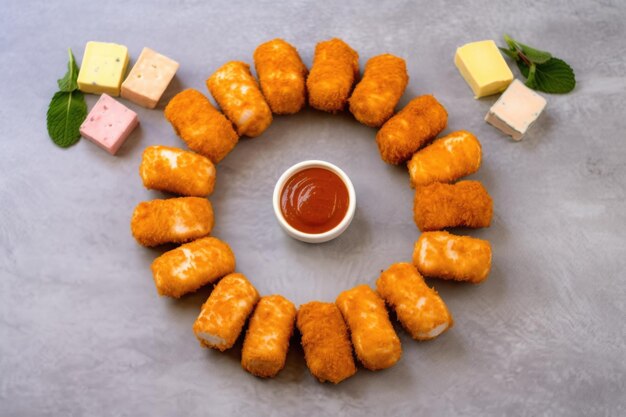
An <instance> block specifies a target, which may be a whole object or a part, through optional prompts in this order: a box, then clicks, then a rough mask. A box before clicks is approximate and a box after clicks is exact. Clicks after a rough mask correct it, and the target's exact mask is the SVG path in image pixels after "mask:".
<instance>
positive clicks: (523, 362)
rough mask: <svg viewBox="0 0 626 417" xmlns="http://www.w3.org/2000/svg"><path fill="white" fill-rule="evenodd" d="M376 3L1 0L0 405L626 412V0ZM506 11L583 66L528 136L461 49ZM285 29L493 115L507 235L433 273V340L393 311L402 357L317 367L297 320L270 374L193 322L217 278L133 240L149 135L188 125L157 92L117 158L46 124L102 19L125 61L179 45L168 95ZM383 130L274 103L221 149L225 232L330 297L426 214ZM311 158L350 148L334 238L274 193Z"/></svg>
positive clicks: (475, 117) (249, 257)
mask: <svg viewBox="0 0 626 417" xmlns="http://www.w3.org/2000/svg"><path fill="white" fill-rule="evenodd" d="M55 3H58V4H55ZM368 3H369V4H368V5H367V6H365V2H357V1H342V2H332V3H330V2H323V1H302V0H299V1H291V2H289V3H286V4H285V5H283V6H279V5H278V4H277V2H275V1H255V2H249V3H243V2H238V1H230V2H205V1H199V0H190V1H169V0H160V1H155V2H148V1H124V2H122V1H117V0H115V1H108V2H84V1H78V0H76V1H69V0H68V1H63V2H49V1H38V2H27V1H4V2H2V7H1V8H0V27H2V30H1V31H0V58H1V60H2V65H0V79H2V93H1V94H0V120H2V128H1V129H0V132H1V133H0V137H1V140H0V415H2V416H11V417H18V416H35V415H37V416H44V415H51V416H59V415H63V416H82V415H91V416H93V415H98V416H133V417H137V416H166V415H170V416H171V415H186V416H196V415H197V416H199V415H238V416H246V415H276V416H278V415H290V416H313V415H332V416H337V415H355V416H356V415H358V416H364V415H383V414H384V415H393V416H404V415H407V416H408V415H411V416H415V415H482V416H502V415H520V416H524V415H527V416H537V415H581V416H582V415H584V416H592V415H593V416H595V415H607V416H609V415H610V416H623V415H625V414H626V396H625V391H626V387H625V385H626V375H625V373H626V362H625V357H626V355H625V353H626V350H625V334H626V326H625V323H626V322H625V320H624V319H625V310H626V303H625V300H626V285H625V284H626V282H625V275H626V274H625V272H626V271H625V269H626V268H625V266H626V260H625V256H626V137H625V133H624V132H626V117H624V116H625V114H624V109H625V108H626V77H625V74H626V59H625V58H624V57H625V56H626V42H624V39H625V38H626V23H625V22H626V3H625V2H623V1H614V2H610V1H585V0H579V1H564V0H563V1H546V2H542V3H541V4H540V3H538V2H534V1H516V2H510V4H507V5H505V4H503V3H504V2H493V1H479V0H474V1H469V2H463V4H464V5H461V4H459V3H461V2H457V1H452V0H451V1H440V2H433V1H405V2H383V1H377V2H373V1H372V2H368ZM505 32H508V33H510V34H511V35H513V36H514V37H517V38H519V39H520V40H522V41H524V42H527V43H529V44H532V45H536V46H538V47H542V48H545V49H547V50H549V51H553V52H555V53H556V54H557V55H558V56H560V57H562V58H565V59H566V60H567V61H568V62H569V63H571V65H572V66H573V67H574V69H575V70H576V73H577V78H578V87H577V88H576V90H575V91H574V92H573V93H572V94H569V95H566V96H548V100H549V104H548V108H547V111H546V112H545V114H544V115H543V116H542V117H541V119H540V121H539V122H538V124H537V125H536V126H535V127H534V128H533V129H532V132H531V133H530V134H529V135H528V137H527V138H526V140H525V141H524V142H521V143H514V142H512V141H511V140H509V139H507V138H506V137H504V136H503V135H501V134H499V133H498V132H497V131H496V130H494V129H493V128H491V127H490V126H488V125H486V124H485V123H484V122H483V120H482V118H483V116H484V114H485V113H486V111H487V109H488V108H489V106H490V105H491V104H492V103H493V101H494V100H495V98H486V99H483V100H478V101H476V100H474V99H473V98H472V95H471V93H470V90H469V88H468V87H467V85H466V84H465V82H464V81H463V80H462V79H461V77H460V76H459V74H458V73H457V70H456V68H455V67H454V65H453V63H452V58H453V55H454V51H455V48H456V47H457V46H459V45H461V44H463V43H465V42H470V41H475V40H480V39H486V38H492V39H496V40H497V41H498V42H499V43H502V41H501V37H502V34H503V33H505ZM278 36H279V37H283V38H285V39H286V40H288V41H290V42H292V43H294V44H295V45H296V46H297V47H298V48H299V50H300V52H301V54H302V57H303V59H304V60H305V62H306V64H307V65H310V63H311V58H312V53H313V49H314V45H315V43H316V42H318V41H319V40H323V39H327V38H330V37H333V36H339V37H341V38H344V39H345V40H346V41H347V42H348V43H350V44H351V45H352V46H353V47H354V48H355V49H357V50H358V52H359V53H360V55H361V66H363V65H364V63H365V61H366V60H367V59H368V58H370V57H372V56H374V55H376V54H379V53H383V52H390V53H394V54H397V55H400V56H402V57H404V58H405V59H406V60H407V63H408V68H409V73H410V76H411V81H410V87H409V88H408V90H407V92H406V94H405V96H404V98H403V100H402V104H404V103H406V102H407V101H408V100H409V99H410V98H411V97H413V96H415V95H418V94H423V93H434V94H436V96H437V97H438V98H439V99H440V100H441V101H442V102H443V104H444V105H445V106H446V107H447V108H448V111H449V113H450V121H449V127H448V129H447V131H453V130H456V129H468V130H471V131H473V132H474V133H475V134H476V135H477V136H478V137H479V138H480V140H481V141H482V144H483V148H484V164H483V167H482V169H481V170H480V171H479V172H478V173H477V174H475V175H473V178H474V179H478V180H481V181H483V182H484V183H485V185H486V187H487V188H488V190H489V191H490V193H491V194H492V196H493V198H494V201H495V210H496V212H495V217H494V222H493V225H492V227H491V228H489V229H486V230H479V231H470V232H468V233H469V234H471V235H473V236H479V237H481V238H485V239H489V240H490V241H491V242H492V244H493V247H494V252H495V253H494V255H495V257H494V266H493V271H492V274H491V276H490V278H489V280H488V281H487V282H485V283H484V284H483V285H480V286H467V285H456V284H448V283H442V282H432V284H433V285H434V286H435V287H436V288H437V290H438V291H440V293H441V295H442V296H443V298H444V300H445V301H446V302H447V303H448V305H449V307H450V309H451V311H452V312H453V314H454V316H455V319H456V326H455V328H454V329H453V330H452V331H450V332H448V333H446V334H445V335H444V336H442V337H441V338H439V339H437V340H435V341H432V342H428V343H417V342H414V341H412V340H410V339H409V338H408V337H407V335H406V334H405V333H403V332H400V334H401V339H402V343H403V348H404V355H403V358H402V360H401V361H400V362H399V363H398V364H397V365H396V366H395V367H394V368H392V369H389V370H386V371H383V372H377V373H372V372H368V371H365V370H362V369H361V370H360V371H359V372H358V373H357V375H356V376H355V377H353V378H351V379H350V380H347V381H345V382H344V383H342V384H340V385H339V386H330V385H322V384H319V383H317V382H316V381H315V380H314V379H313V378H312V377H311V375H310V374H309V372H308V370H307V369H306V367H305V364H304V361H303V358H302V351H301V349H300V348H299V346H298V344H297V341H296V340H294V343H293V344H292V348H291V350H290V354H289V358H288V363H287V367H286V369H285V370H284V371H283V372H282V373H281V374H280V376H279V377H278V378H276V379H274V380H270V381H263V380H259V379H256V378H254V377H252V376H250V375H248V374H247V373H245V372H244V371H242V370H241V368H240V365H239V355H240V344H239V345H238V346H237V347H236V348H234V349H232V350H231V351H230V352H228V353H226V354H219V353H216V352H212V351H207V350H203V349H200V347H199V346H198V344H197V343H196V341H195V340H194V337H193V334H192V332H191V325H192V323H193V321H194V319H195V316H196V315H197V313H198V311H199V307H200V305H201V303H202V301H203V300H204V299H205V298H206V297H207V296H208V294H209V290H208V289H205V290H202V291H200V292H199V293H197V294H195V295H192V296H189V297H187V298H185V299H183V300H180V301H172V300H169V299H163V298H159V297H157V295H156V293H155V290H154V286H153V283H152V278H151V274H150V271H149V265H150V262H151V261H152V260H153V258H154V257H155V256H157V255H158V253H159V251H157V250H150V249H145V248H142V247H140V246H138V245H137V244H136V243H135V242H134V241H133V239H132V238H131V236H130V232H129V226H128V225H129V219H130V215H131V212H132V210H133V207H134V206H135V205H136V204H137V203H138V202H139V201H141V200H145V199H150V198H154V197H159V196H160V194H158V193H155V192H150V191H147V190H145V189H143V187H142V185H141V182H140V179H139V176H138V173H137V168H138V165H139V161H140V156H141V152H142V150H143V148H144V147H146V146H147V145H151V144H166V145H174V146H182V142H180V140H179V139H178V138H177V137H176V136H175V135H174V134H173V132H172V129H171V127H170V126H169V125H168V123H167V122H166V121H165V120H164V118H163V117H162V112H161V111H159V110H154V111H150V110H146V109H142V108H138V107H137V106H135V105H133V104H130V107H132V108H133V109H135V110H136V111H137V112H138V113H139V117H140V120H141V127H140V128H139V129H137V130H136V131H135V133H133V135H132V136H131V137H130V139H129V140H128V142H127V143H126V144H125V145H124V146H123V148H122V149H121V151H120V153H119V155H118V156H117V157H112V156H110V155H108V154H106V153H105V152H103V151H101V150H100V149H98V148H97V147H95V146H94V145H92V144H91V143H89V142H87V141H86V140H83V141H81V142H80V143H78V144H77V145H76V146H74V147H72V148H71V149H69V150H61V149H58V148H56V147H55V146H54V145H53V144H52V143H51V142H50V140H49V139H48V137H47V134H46V131H45V117H44V116H45V112H46V108H47V105H48V101H49V99H50V97H51V96H52V94H53V92H54V91H55V87H56V84H55V82H56V79H57V78H58V77H60V76H61V75H62V74H63V72H64V70H65V65H66V53H65V50H66V49H65V48H67V47H68V46H69V47H72V48H73V50H74V52H75V54H76V56H77V58H78V59H79V60H80V58H81V57H82V52H83V48H84V44H85V43H86V42H87V41H89V40H101V41H113V42H119V43H122V44H125V45H127V46H128V47H129V50H130V53H131V56H132V59H133V62H134V59H135V58H136V57H137V56H138V54H139V52H140V50H141V48H142V47H143V46H150V47H152V48H154V49H156V50H158V51H160V52H162V53H164V54H166V55H168V56H171V57H173V58H175V59H177V60H178V61H179V62H180V63H181V69H180V71H179V73H178V75H177V78H176V79H175V81H174V83H173V84H172V85H171V87H170V89H169V90H168V92H167V96H168V97H171V96H172V95H173V94H175V93H176V92H177V91H180V90H181V89H182V88H185V87H195V88H198V89H200V90H202V91H204V92H206V90H205V87H204V79H205V78H206V77H207V76H208V75H209V74H211V72H212V71H214V70H215V69H216V68H217V67H218V66H220V65H221V64H223V63H224V62H226V61H228V60H245V61H248V62H250V61H251V56H252V52H253V50H254V48H255V47H256V46H257V45H258V44H259V43H261V42H263V41H266V40H268V39H271V38H273V37H278ZM515 73H517V70H515ZM95 98H96V97H94V96H89V97H88V103H89V105H90V106H91V105H93V103H94V102H95ZM165 101H166V100H163V102H165ZM127 104H128V103H127ZM161 109H162V105H161ZM374 136H375V131H374V130H373V129H369V128H367V127H364V126H360V125H359V124H358V123H356V122H355V121H354V120H353V119H352V118H351V117H350V116H349V115H338V116H331V115H327V114H322V113H320V112H315V111H311V110H306V111H303V112H302V113H300V114H298V115H295V116H290V117H277V118H276V120H275V122H274V124H273V125H272V126H271V128H270V129H269V130H268V131H267V132H266V133H265V134H264V135H263V136H262V137H260V138H258V139H254V140H248V139H244V140H242V141H241V143H240V145H239V146H238V147H237V149H236V151H235V152H234V153H232V154H231V155H230V156H229V157H228V158H227V159H226V160H224V162H223V163H221V164H220V165H219V170H218V185H217V190H216V192H215V194H214V195H213V196H212V197H211V201H212V202H213V204H214V205H215V209H216V218H217V226H216V228H215V235H216V236H218V237H221V238H223V239H225V240H226V241H228V242H230V243H231V244H232V246H233V248H234V249H235V252H236V254H237V261H238V270H239V271H241V272H244V273H245V274H247V275H248V276H249V278H250V279H251V280H252V281H253V283H254V284H255V285H256V286H257V287H258V288H259V290H260V291H261V292H262V293H265V294H267V293H273V292H279V293H282V294H284V295H285V296H287V297H289V298H291V299H292V300H293V301H294V302H296V303H297V304H300V303H303V302H306V301H309V300H311V299H321V300H328V301H330V300H333V299H334V298H335V296H336V295H337V294H338V293H339V292H340V291H341V290H344V289H347V288H349V287H351V286H353V285H355V284H357V283H362V282H366V283H370V284H372V283H373V282H374V281H375V279H376V277H377V275H378V273H379V272H380V270H381V269H384V268H386V267H388V266H389V265H390V264H391V263H393V262H397V261H407V260H409V259H410V256H411V252H412V246H413V242H414V241H415V240H416V239H417V237H418V236H419V232H418V231H417V229H416V228H415V226H414V224H413V222H412V219H411V206H412V204H411V203H412V192H411V189H410V188H409V187H408V176H407V174H406V172H405V170H404V169H402V168H395V167H391V166H387V165H385V164H383V163H382V162H381V161H380V160H379V157H378V153H377V149H376V145H375V142H374ZM308 158H321V159H326V160H329V161H331V162H333V163H336V164H338V165H339V166H341V167H342V168H344V170H345V171H346V172H347V173H348V174H349V175H350V176H351V178H352V180H353V182H354V185H355V187H356V192H357V196H358V209H357V214H356V218H355V220H354V223H353V224H352V226H351V227H350V229H349V230H348V231H347V232H346V233H345V234H344V235H343V236H342V237H341V238H340V239H338V240H336V241H334V242H332V243H329V244H325V245H319V246H309V245H306V244H302V243H299V242H296V241H294V240H292V239H290V238H288V237H287V236H286V235H285V234H284V233H283V232H282V231H281V230H280V229H279V227H278V225H277V223H276V221H275V219H274V218H273V213H272V208H271V193H272V188H273V186H274V183H275V181H276V179H277V178H278V176H279V175H280V173H282V171H283V170H284V169H285V168H287V167H288V166H290V165H291V164H293V163H295V162H297V161H300V160H303V159H308ZM399 331H400V330H399Z"/></svg>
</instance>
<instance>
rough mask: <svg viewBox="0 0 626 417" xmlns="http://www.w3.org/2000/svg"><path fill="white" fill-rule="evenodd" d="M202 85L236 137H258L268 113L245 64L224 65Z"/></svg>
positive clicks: (257, 86) (264, 127) (265, 123)
mask: <svg viewBox="0 0 626 417" xmlns="http://www.w3.org/2000/svg"><path fill="white" fill-rule="evenodd" d="M206 85H207V88H208V89H209V91H210V92H211V95H212V96H213V98H214V99H215V101H217V104H219V106H220V108H221V109H222V111H223V112H224V114H225V115H226V117H228V119H229V120H230V121H231V122H233V124H234V125H235V126H236V127H237V133H238V134H239V135H245V136H248V137H251V138H253V137H256V136H259V135H260V134H261V133H263V132H264V131H265V129H267V128H268V127H269V125H270V124H271V123H272V111H271V110H270V108H269V106H268V105H267V102H266V101H265V97H263V93H261V90H260V89H259V85H258V84H257V82H256V80H255V79H254V77H253V76H252V74H251V73H250V65H248V64H246V63H245V62H239V61H231V62H227V63H226V64H224V65H222V66H221V67H220V68H219V69H218V70H217V71H215V72H214V73H213V75H211V76H210V77H209V78H208V79H207V80H206Z"/></svg>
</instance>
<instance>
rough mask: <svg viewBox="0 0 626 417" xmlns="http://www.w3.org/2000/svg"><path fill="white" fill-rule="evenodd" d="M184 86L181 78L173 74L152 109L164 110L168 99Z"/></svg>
mask: <svg viewBox="0 0 626 417" xmlns="http://www.w3.org/2000/svg"><path fill="white" fill-rule="evenodd" d="M185 88H186V86H185V85H184V84H183V82H182V81H181V79H180V78H178V75H174V78H172V81H170V84H169V85H168V86H167V88H166V89H165V92H164V93H163V95H162V96H161V99H160V100H159V102H158V103H157V106H156V107H155V108H154V109H155V110H160V111H163V110H165V106H167V103H169V102H170V100H171V99H172V98H173V97H174V96H175V95H176V94H178V93H180V92H181V91H183V90H184V89H185ZM203 94H204V93H203Z"/></svg>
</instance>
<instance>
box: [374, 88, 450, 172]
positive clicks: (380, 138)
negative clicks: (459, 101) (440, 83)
mask: <svg viewBox="0 0 626 417" xmlns="http://www.w3.org/2000/svg"><path fill="white" fill-rule="evenodd" d="M447 123H448V113H447V112H446V109H445V108H444V107H443V106H442V105H441V104H440V103H439V102H438V101H437V99H435V97H433V96H431V95H425V96H420V97H416V98H414V99H413V100H411V101H410V102H409V104H407V105H406V106H405V107H404V108H403V109H402V110H400V112H399V113H398V114H396V115H395V116H393V117H392V118H391V119H389V120H388V121H387V122H386V123H385V124H384V125H383V127H381V128H380V130H379V131H378V134H377V135H376V143H377V144H378V150H379V151H380V157H381V158H382V160H383V161H385V162H387V163H390V164H395V165H397V164H400V163H402V162H405V161H407V160H408V159H409V158H411V156H413V154H414V153H415V152H417V150H418V149H420V148H421V147H422V146H424V145H425V144H426V143H428V142H429V141H430V140H432V139H434V138H435V137H436V136H437V135H438V134H439V133H441V131H442V130H443V129H445V128H446V124H447Z"/></svg>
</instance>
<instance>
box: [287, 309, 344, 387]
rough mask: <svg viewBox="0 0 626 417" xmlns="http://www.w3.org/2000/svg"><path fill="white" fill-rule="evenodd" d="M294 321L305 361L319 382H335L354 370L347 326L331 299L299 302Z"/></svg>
mask: <svg viewBox="0 0 626 417" xmlns="http://www.w3.org/2000/svg"><path fill="white" fill-rule="evenodd" d="M296 324H297V325H298V330H299V331H300V333H301V334H302V348H303V349H304V359H305V360H306V365H307V366H308V367H309V370H310V371H311V374H313V376H314V377H316V378H317V379H318V380H319V381H320V382H324V381H330V382H332V383H333V384H338V383H339V382H341V381H343V380H344V379H346V378H349V377H351V376H352V375H354V374H355V373H356V366H355V365H354V358H353V356H352V346H351V345H350V339H349V338H348V329H347V328H346V323H344V321H343V318H342V317H341V312H340V311H339V309H338V308H337V306H336V305H335V304H334V303H322V302H320V301H311V302H310V303H306V304H303V305H301V306H300V309H299V310H298V315H297V319H296Z"/></svg>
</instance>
